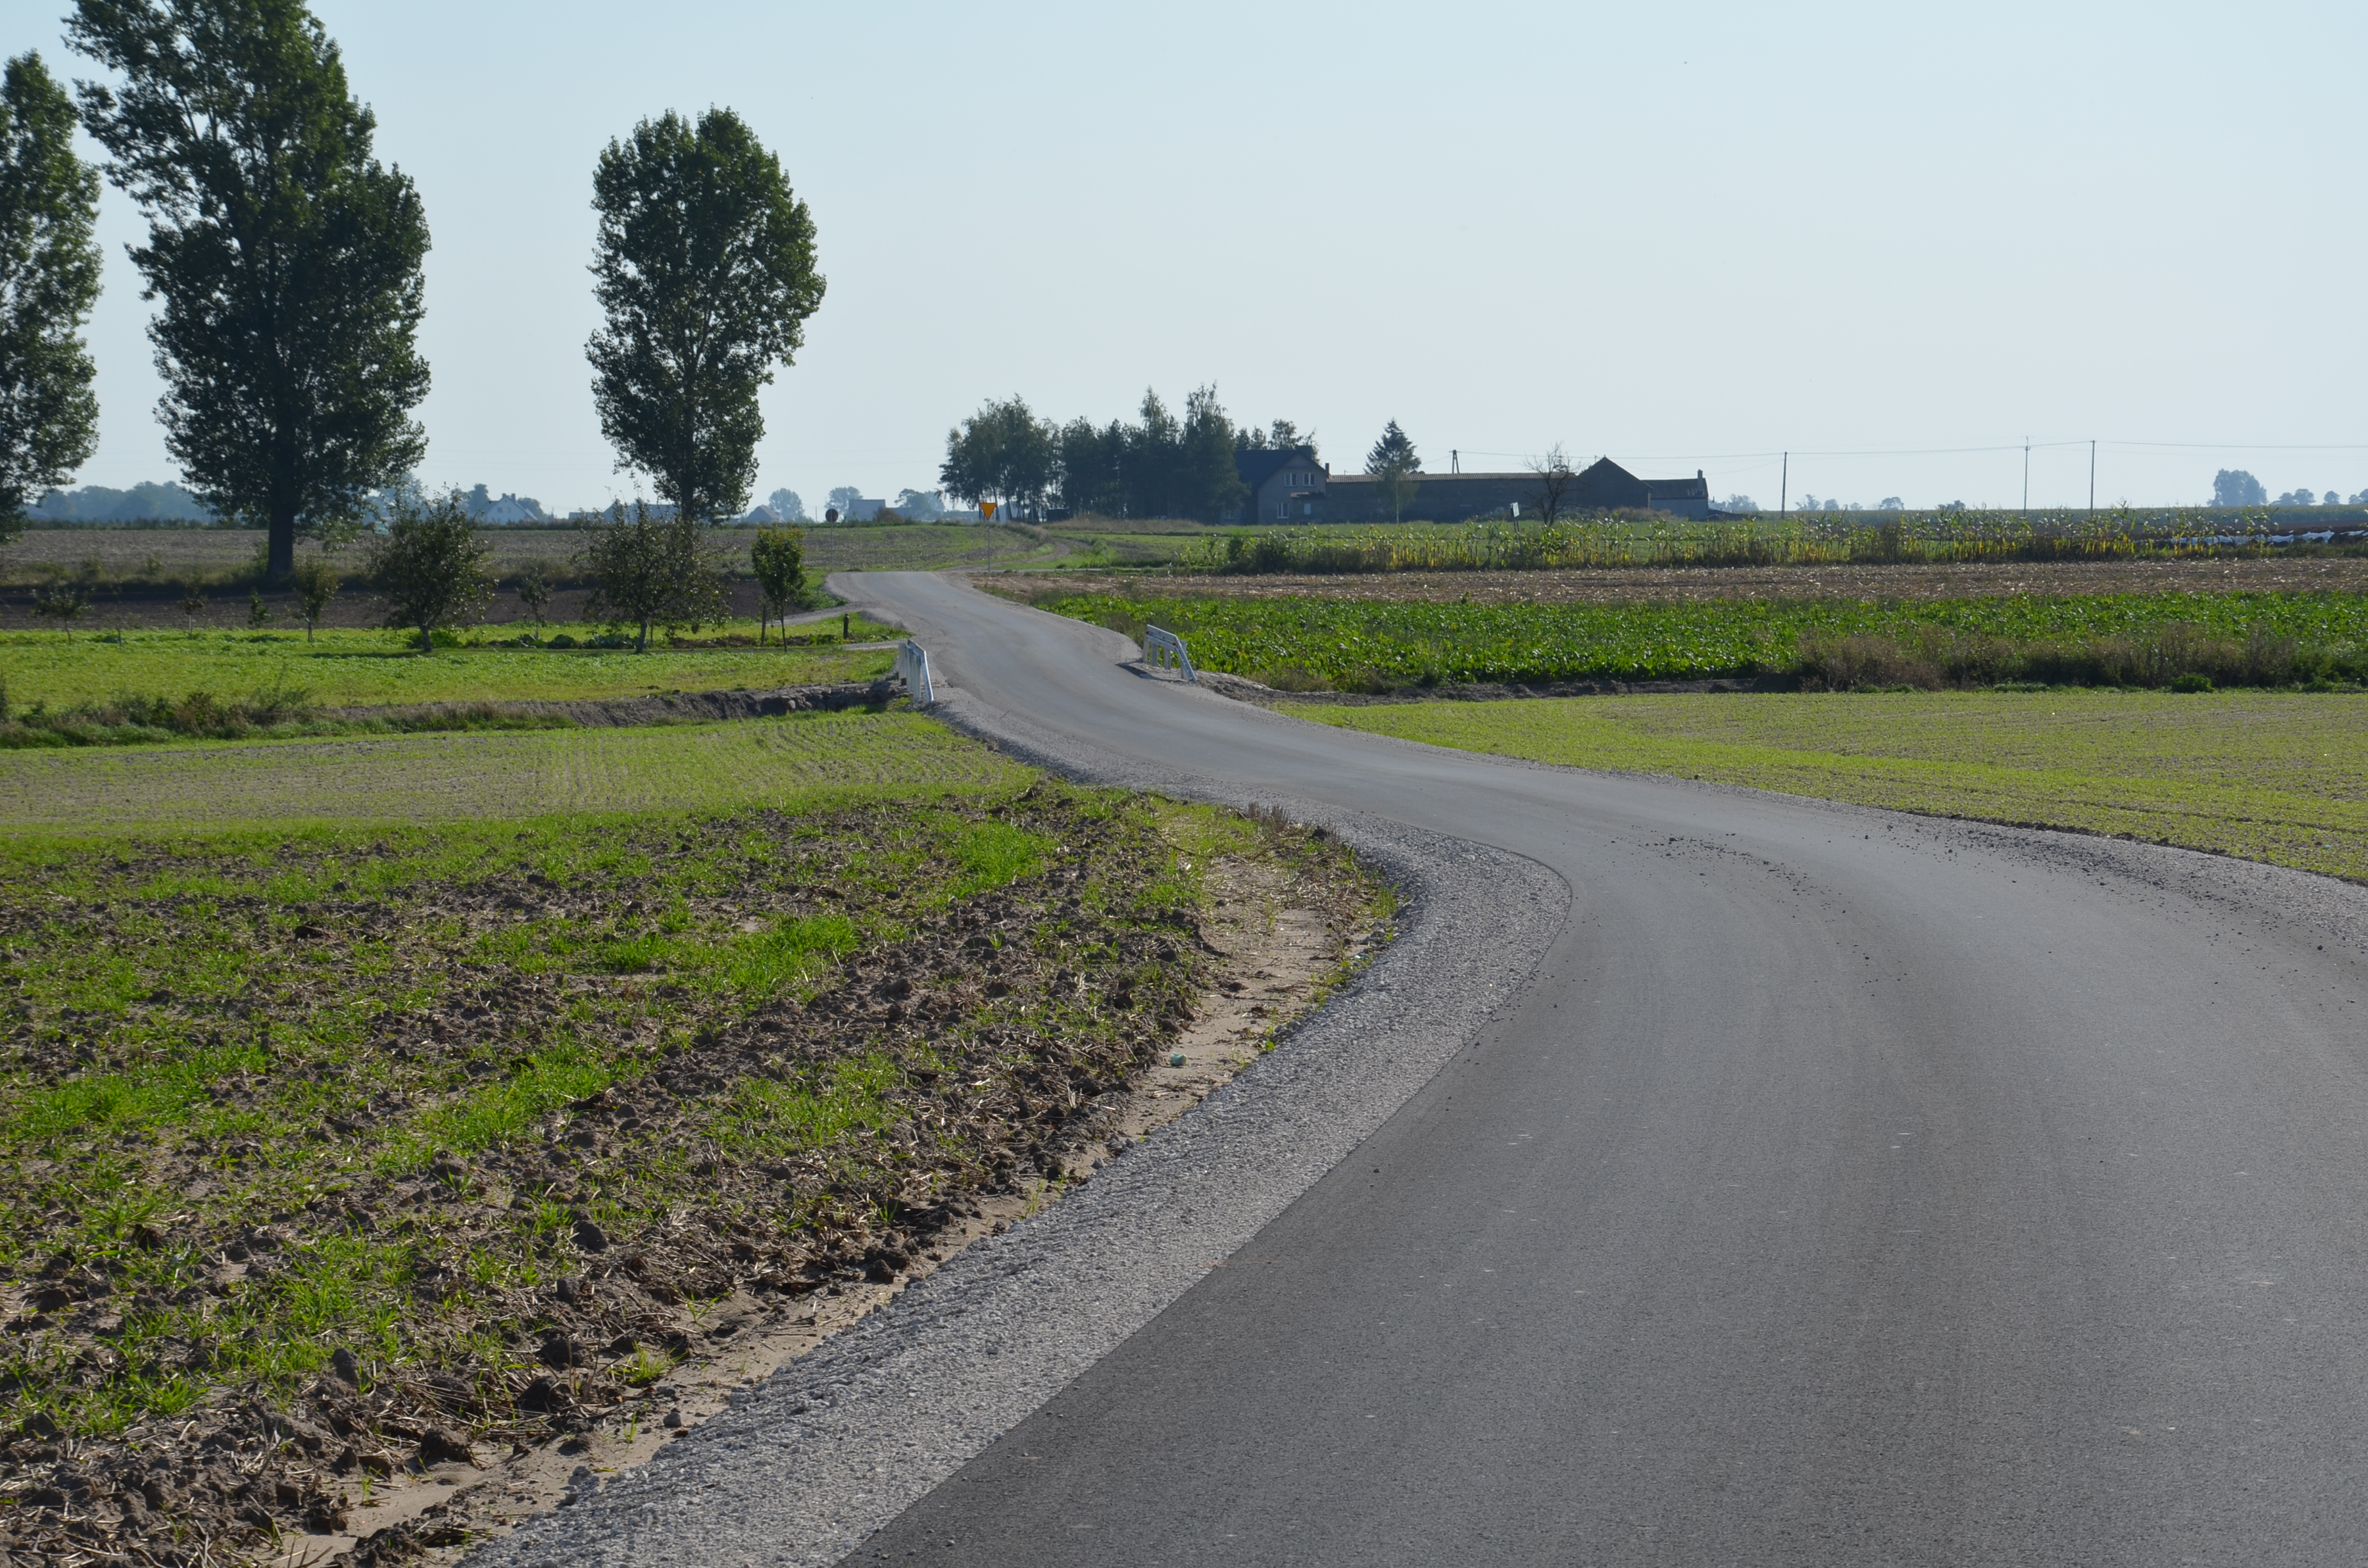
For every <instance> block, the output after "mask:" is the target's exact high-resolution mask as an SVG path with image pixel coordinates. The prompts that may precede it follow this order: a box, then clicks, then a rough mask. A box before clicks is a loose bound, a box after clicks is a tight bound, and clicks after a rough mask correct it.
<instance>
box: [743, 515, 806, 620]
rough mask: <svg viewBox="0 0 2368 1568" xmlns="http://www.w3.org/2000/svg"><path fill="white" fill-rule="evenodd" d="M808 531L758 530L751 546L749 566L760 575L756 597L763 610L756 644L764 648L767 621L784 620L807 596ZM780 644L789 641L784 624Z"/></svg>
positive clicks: (793, 529) (785, 529) (787, 529)
mask: <svg viewBox="0 0 2368 1568" xmlns="http://www.w3.org/2000/svg"><path fill="white" fill-rule="evenodd" d="M805 538H806V532H805V530H804V529H803V528H758V529H757V539H756V542H755V543H753V544H751V545H750V546H749V547H748V557H749V561H750V563H751V564H752V566H753V567H754V569H755V571H756V574H757V599H758V601H759V605H760V609H761V611H762V614H761V618H760V619H758V620H757V645H758V646H759V647H762V646H763V645H764V642H765V626H766V622H767V621H770V620H782V619H784V618H785V617H786V616H787V615H788V613H789V611H790V610H791V608H794V607H795V606H796V605H797V604H798V603H799V602H800V601H802V600H803V598H804V597H805V591H806V553H805ZM781 641H782V642H784V643H786V642H788V641H789V631H788V628H787V626H786V624H784V626H783V629H782V633H781Z"/></svg>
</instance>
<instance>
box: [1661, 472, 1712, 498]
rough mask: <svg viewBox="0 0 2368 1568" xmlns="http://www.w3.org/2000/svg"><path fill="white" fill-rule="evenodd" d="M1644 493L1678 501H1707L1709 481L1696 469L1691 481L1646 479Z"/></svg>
mask: <svg viewBox="0 0 2368 1568" xmlns="http://www.w3.org/2000/svg"><path fill="white" fill-rule="evenodd" d="M1645 494H1647V495H1655V496H1659V495H1667V496H1668V497H1670V498H1671V499H1673V500H1678V501H1707V500H1709V499H1710V481H1708V480H1706V479H1704V478H1703V477H1702V471H1701V470H1700V469H1696V470H1695V471H1694V476H1693V477H1692V478H1691V479H1648V480H1646V481H1645Z"/></svg>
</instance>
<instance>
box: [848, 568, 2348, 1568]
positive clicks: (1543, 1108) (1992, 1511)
mask: <svg viewBox="0 0 2368 1568" xmlns="http://www.w3.org/2000/svg"><path fill="white" fill-rule="evenodd" d="M843 586H844V587H845V588H846V589H848V591H849V592H850V593H851V595H852V597H856V598H857V599H859V600H860V602H863V603H865V604H866V605H868V606H872V607H876V608H879V609H880V610H882V612H883V613H885V614H887V615H889V616H891V617H894V618H896V619H901V621H902V622H903V623H904V624H905V625H907V626H909V627H911V628H913V629H914V630H915V632H916V635H917V636H918V637H919V638H920V639H921V640H922V641H923V642H925V644H926V645H927V646H928V649H929V651H930V653H931V657H932V661H933V665H934V668H935V673H936V675H937V678H938V680H939V683H940V685H941V687H954V688H956V689H958V690H959V691H960V692H961V693H962V699H963V701H964V702H966V703H968V704H971V705H973V711H974V712H975V711H976V710H979V709H985V710H996V711H999V712H1000V713H1001V714H1004V715H1008V716H1009V718H1010V720H1011V721H1013V722H1019V723H1020V724H1022V725H1032V726H1036V727H1038V728H1040V729H1042V730H1046V731H1051V732H1053V733H1057V734H1060V735H1064V736H1067V737H1070V738H1071V739H1072V740H1074V741H1076V742H1078V743H1083V744H1089V745H1091V746H1094V747H1098V748H1100V749H1101V750H1103V751H1105V752H1108V753H1111V754H1116V755H1117V756H1121V757H1124V758H1128V759H1131V760H1132V761H1133V763H1134V764H1135V765H1137V766H1138V767H1141V768H1142V769H1143V770H1144V773H1145V774H1146V775H1148V776H1152V777H1157V776H1161V775H1163V774H1172V775H1174V776H1177V777H1178V778H1187V779H1190V780H1193V781H1195V787H1196V788H1200V789H1216V790H1224V791H1226V792H1230V793H1233V794H1235V796H1236V797H1237V798H1238V797H1239V796H1240V795H1243V794H1247V795H1250V796H1252V797H1256V796H1258V795H1260V794H1265V795H1268V796H1270V797H1287V798H1288V797H1295V798H1300V799H1303V800H1308V801H1327V802H1331V803H1333V804H1335V805H1337V806H1338V807H1340V808H1343V809H1347V810H1352V811H1356V812H1371V813H1374V814H1377V815H1380V816H1383V817H1387V818H1392V819H1395V820H1397V821H1401V822H1404V823H1406V824H1413V825H1415V826H1417V827H1421V828H1427V829H1430V830H1434V831H1439V832H1445V833H1450V834H1453V835H1460V836H1463V837H1464V838H1468V839H1473V840H1478V841H1482V842H1485V843H1486V844H1490V845H1495V846H1501V847H1503V848H1506V849H1509V850H1514V851H1518V852H1519V853H1520V854H1522V855H1525V856H1528V857H1531V858H1534V859H1536V860H1538V861H1540V862H1542V863H1543V864H1544V865H1545V866H1547V867H1549V868H1551V869H1553V870H1554V872H1555V873H1557V874H1558V875H1559V876H1560V877H1561V878H1562V879H1564V881H1565V882H1566V883H1567V884H1568V886H1569V888H1570V889H1571V892H1572V903H1571V915H1570V918H1569V921H1568V923H1567V926H1566V927H1565V929H1564V930H1563V932H1562V933H1561V935H1560V937H1559V938H1558V939H1557V940H1556V941H1555V942H1554V946H1553V947H1552V949H1551V950H1550V952H1549V953H1548V955H1547V957H1546V958H1545V960H1544V961H1543V964H1542V965H1541V967H1540V969H1539V971H1538V972H1537V974H1536V976H1535V978H1534V981H1533V983H1532V984H1531V988H1530V991H1529V993H1528V994H1526V995H1525V996H1523V997H1521V998H1520V999H1519V1000H1518V1001H1517V1002H1516V1003H1515V1004H1514V1005H1513V1006H1508V1007H1506V1008H1504V1009H1502V1010H1500V1012H1499V1013H1498V1014H1497V1017H1496V1018H1495V1019H1494V1021H1493V1022H1491V1023H1490V1024H1489V1025H1488V1026H1487V1027H1486V1028H1485V1029H1484V1030H1483V1031H1482V1033H1481V1035H1480V1037H1479V1040H1478V1042H1477V1044H1476V1045H1475V1047H1474V1049H1472V1050H1470V1051H1465V1052H1464V1053H1463V1056H1462V1057H1460V1058H1459V1059H1458V1060H1457V1061H1456V1062H1454V1063H1453V1064H1452V1065H1451V1066H1450V1067H1449V1068H1448V1069H1446V1070H1445V1071H1444V1072H1442V1073H1441V1074H1440V1075H1439V1076H1438V1077H1437V1078H1436V1079H1434V1080H1433V1081H1432V1082H1431V1083H1430V1084H1429V1085H1428V1086H1427V1087H1426V1088H1425V1089H1423V1090H1422V1091H1421V1092H1420V1093H1418V1094H1417V1096H1415V1097H1414V1099H1413V1100H1412V1101H1410V1102H1409V1103H1407V1104H1406V1107H1405V1108H1403V1109H1402V1110H1400V1111H1399V1112H1398V1114H1397V1115H1396V1116H1395V1118H1393V1119H1391V1120H1390V1121H1389V1122H1388V1123H1387V1124H1386V1125H1385V1126H1384V1127H1383V1129H1382V1131H1380V1132H1378V1133H1377V1134H1375V1135H1374V1136H1373V1137H1372V1139H1371V1140H1370V1141H1368V1142H1367V1143H1366V1144H1365V1145H1364V1146H1363V1147H1362V1148H1361V1149H1360V1151H1359V1153H1357V1155H1355V1156H1354V1157H1352V1158H1350V1159H1349V1160H1348V1161H1345V1162H1343V1163H1342V1164H1341V1165H1339V1166H1338V1167H1336V1168H1335V1169H1334V1170H1333V1171H1332V1172H1331V1173H1330V1174H1329V1175H1327V1176H1326V1177H1325V1178H1324V1179H1323V1180H1321V1181H1320V1182H1318V1183H1317V1185H1316V1186H1315V1187H1313V1188H1312V1189H1310V1190H1309V1191H1308V1192H1307V1193H1306V1194H1305V1195H1304V1197H1302V1198H1301V1199H1299V1200H1298V1201H1297V1202H1296V1203H1294V1204H1293V1205H1292V1206H1291V1207H1290V1208H1289V1209H1288V1210H1286V1211H1285V1212H1283V1213H1282V1214H1281V1217H1280V1218H1278V1219H1277V1220H1275V1221H1273V1222H1271V1223H1270V1224H1269V1225H1268V1226H1267V1227H1266V1229H1265V1230H1264V1231H1263V1232H1261V1233H1259V1235H1258V1238H1257V1240H1256V1242H1255V1243H1254V1244H1252V1245H1251V1246H1250V1247H1248V1248H1247V1249H1246V1250H1245V1252H1244V1253H1243V1254H1242V1255H1241V1256H1239V1257H1237V1258H1236V1259H1235V1260H1232V1261H1234V1262H1236V1263H1242V1264H1255V1265H1258V1267H1225V1268H1220V1269H1214V1270H1212V1271H1211V1272H1210V1274H1209V1275H1208V1277H1207V1278H1206V1279H1205V1280H1203V1281H1202V1282H1201V1284H1200V1285H1198V1286H1196V1287H1195V1288H1194V1289H1192V1290H1190V1291H1189V1292H1188V1293H1187V1294H1186V1295H1185V1296H1184V1297H1183V1298H1182V1299H1181V1300H1179V1301H1177V1302H1176V1303H1175V1304H1174V1305H1173V1306H1171V1307H1170V1308H1169V1309H1168V1310H1167V1312H1165V1313H1164V1314H1162V1315H1161V1316H1160V1317H1159V1319H1158V1320H1157V1321H1156V1323H1155V1324H1152V1325H1151V1326H1150V1327H1149V1328H1147V1329H1145V1330H1144V1332H1142V1333H1139V1334H1137V1335H1134V1336H1133V1338H1132V1339H1130V1340H1129V1341H1128V1342H1126V1343H1125V1344H1124V1345H1122V1346H1121V1347H1120V1348H1119V1349H1118V1350H1117V1351H1116V1352H1114V1353H1112V1354H1110V1355H1109V1356H1107V1357H1105V1358H1102V1359H1101V1360H1100V1361H1099V1362H1098V1363H1097V1364H1096V1365H1094V1366H1093V1367H1092V1368H1091V1369H1089V1370H1088V1371H1087V1373H1086V1374H1085V1375H1084V1376H1082V1377H1080V1378H1079V1379H1077V1380H1076V1381H1075V1382H1074V1383H1072V1384H1071V1385H1070V1386H1069V1387H1068V1388H1067V1389H1066V1390H1065V1391H1064V1392H1062V1393H1061V1394H1060V1395H1059V1396H1058V1397H1056V1398H1055V1399H1054V1400H1053V1401H1052V1403H1049V1404H1048V1405H1046V1406H1045V1407H1044V1408H1043V1409H1042V1410H1041V1411H1040V1412H1038V1413H1037V1414H1036V1415H1033V1416H1032V1417H1030V1419H1029V1420H1027V1421H1026V1422H1024V1423H1022V1424H1021V1425H1020V1426H1019V1427H1017V1428H1015V1429H1014V1430H1013V1431H1012V1432H1010V1433H1009V1434H1008V1435H1007V1436H1006V1437H1004V1438H1003V1439H1002V1440H1001V1441H1000V1442H998V1443H996V1445H995V1446H994V1447H993V1448H992V1449H989V1450H988V1451H987V1452H986V1453H985V1454H984V1455H982V1456H981V1457H980V1458H979V1459H977V1460H974V1461H973V1463H972V1464H971V1465H969V1466H968V1467H967V1468H966V1469H964V1470H963V1471H962V1473H961V1474H959V1475H958V1476H956V1477H955V1478H954V1479H953V1480H951V1481H949V1482H947V1483H944V1484H942V1485H940V1486H939V1487H938V1488H937V1489H936V1490H935V1491H934V1492H932V1493H931V1494H929V1495H928V1496H927V1497H925V1498H924V1499H923V1500H922V1501H921V1502H919V1503H917V1504H916V1505H914V1506H912V1507H910V1508H909V1509H907V1510H906V1511H905V1514H904V1515H903V1516H902V1517H900V1518H899V1519H898V1520H897V1521H896V1522H895V1523H894V1525H892V1526H891V1527H890V1528H888V1529H886V1530H885V1531H883V1532H882V1534H880V1535H879V1536H877V1537H875V1538H874V1539H873V1540H872V1541H871V1543H870V1544H868V1545H867V1546H866V1547H865V1548H864V1549H862V1551H860V1552H859V1553H858V1554H857V1558H856V1559H853V1560H851V1561H855V1560H860V1561H864V1562H870V1561H872V1560H873V1559H874V1558H875V1557H885V1558H887V1559H890V1560H900V1559H903V1558H904V1557H905V1556H906V1555H908V1554H918V1555H919V1556H921V1557H923V1558H926V1559H928V1560H932V1561H939V1562H980V1563H990V1562H991V1563H1035V1564H1053V1563H1070V1562H1076V1563H1112V1562H1130V1563H1135V1562H1140V1563H1151V1562H1158V1563H1201V1562H1209V1563H1217V1562H1228V1563H1232V1562H1243V1563H1251V1562H1256V1563H1265V1562H1277V1563H1280V1562H1302V1563H1343V1564H1347V1563H1360V1564H1361V1563H1397V1562H1405V1563H1462V1562H1492V1563H1494V1562H1503V1563H1533V1562H1534V1563H1557V1564H1560V1563H1595V1562H1602V1563H1632V1562H1633V1563H1647V1562H1649V1563H1664V1562H1666V1563H1673V1564H1674V1563H1684V1564H1690V1565H1691V1564H1712V1563H1752V1564H1763V1563H1765V1564H1774V1563H1784V1564H1803V1565H1808V1564H1817V1565H1831V1564H1843V1563H1850V1564H1856V1563H2000V1564H2005V1563H2015V1564H2031V1563H2076V1562H2077V1563H2122V1562H2127V1563H2175V1562H2207V1563H2237V1562H2247V1563H2260V1562H2276V1563H2332V1562H2361V1561H2363V1560H2368V1357H2363V1354H2362V1346H2368V1270H2363V1254H2368V1017H2364V1016H2363V1015H2368V1004H2363V998H2368V974H2363V964H2362V926H2361V925H2360V923H2359V922H2360V916H2361V913H2362V908H2363V903H2368V901H2362V899H2360V898H2359V897H2358V896H2357V890H2352V889H2348V888H2342V887H2340V886H2337V885H2335V884H2330V883H2325V882H2318V881H2312V880H2310V879H2306V878H2302V877H2299V876H2293V875H2288V874H2286V873H2283V872H2267V871H2263V870H2261V869H2258V868H2250V867H2245V866H2242V865H2240V864H2238V863H2235V862H2228V861H2215V860H2209V859H2205V858H2201V857H2193V856H2181V855H2176V854H2172V853H2170V852H2165V851H2154V850H2141V849H2135V848H2134V847H2132V846H2113V845H2110V844H2104V843H2100V842H2097V841H2087V842H2083V841H2080V840H2077V839H2070V838H2066V837H2059V836H2055V835H2032V834H2022V833H2016V832H2013V831H2011V830H1998V831H1989V830H1980V829H1972V828H1966V827H1964V826H1962V825H1957V824H1919V823H1918V822H1917V821H1916V820H1915V819H1907V818H1896V817H1889V816H1886V815H1884V814H1882V813H1873V812H1854V811H1848V810H1842V809H1837V808H1833V807H1829V806H1825V805H1821V804H1818V803H1816V802H1810V801H1793V800H1789V799H1786V798H1783V797H1776V796H1766V795H1755V794H1749V793H1746V792H1741V791H1726V790H1711V789H1706V788H1703V787H1700V786H1693V785H1688V784H1683V783H1676V782H1669V781H1656V780H1651V779H1645V778H1623V777H1617V776H1605V775H1596V774H1587V773H1581V772H1577V771H1573V770H1566V769H1554V768H1541V767H1528V766H1524V765H1519V764H1510V763H1504V762H1498V761H1494V760H1490V759H1486V758H1482V757H1475V756H1468V755H1464V754H1460V753H1454V752H1449V751H1442V750H1436V749H1430V748H1424V747H1417V746H1413V745H1408V744H1400V743H1396V742H1392V741H1387V740H1381V739H1375V738H1372V737H1366V736H1360V735H1357V734H1353V733H1347V732H1342V731H1337V730H1332V729H1328V728H1324V727H1320V726H1315V725H1310V724H1304V723H1299V722H1292V721H1289V720H1285V719H1281V718H1278V717H1276V716H1273V715H1270V714H1267V713H1264V712H1261V711H1258V710H1254V709H1250V708H1247V707H1245V706H1243V705H1240V704H1236V703H1232V702H1228V701H1226V700H1224V699H1221V698H1217V697H1215V696H1213V695H1212V694H1210V693H1207V692H1205V691H1201V690H1195V689H1190V688H1186V687H1181V686H1179V685H1177V684H1173V683H1167V682H1156V681H1152V680H1148V679H1146V678H1144V677H1143V676H1138V675H1135V674H1133V673H1130V672H1128V671H1126V670H1124V669H1122V668H1121V667H1119V663H1118V662H1119V661H1120V660H1121V659H1122V658H1124V657H1125V656H1126V651H1125V650H1124V649H1123V647H1122V646H1121V643H1120V642H1119V640H1117V639H1116V638H1115V637H1113V636H1112V635H1111V634H1110V633H1107V632H1103V631H1098V630H1096V629H1092V628H1087V627H1083V626H1079V625H1076V624H1075V623H1071V622H1067V621H1063V620H1058V619H1054V618H1052V617H1049V616H1044V615H1041V614H1038V613H1036V612H1034V611H1030V610H1026V609H1022V608H1017V607H1014V606H1011V605H1008V604H1005V603H1002V602H1000V601H996V600H993V599H990V598H989V597H986V596H985V595H982V594H979V593H977V592H976V591H974V590H973V589H971V588H969V587H967V586H965V585H961V584H960V583H958V582H955V581H951V580H949V579H943V578H939V577H934V576H924V575H897V576H887V575H877V574H873V575H865V576H863V577H860V578H856V579H848V580H846V582H845V583H844V584H843ZM985 717H989V718H991V717H992V715H987V716H985ZM988 727H993V726H992V725H989V726H988Z"/></svg>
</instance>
